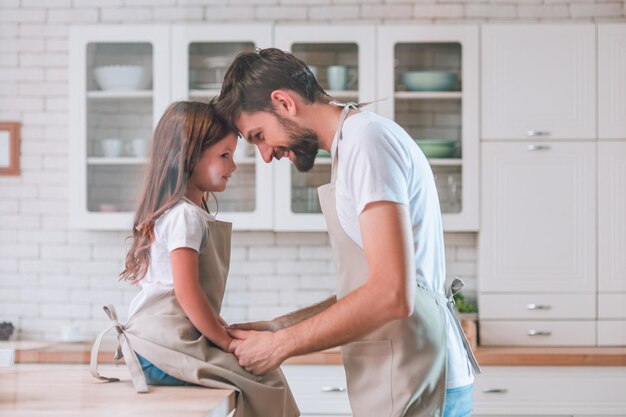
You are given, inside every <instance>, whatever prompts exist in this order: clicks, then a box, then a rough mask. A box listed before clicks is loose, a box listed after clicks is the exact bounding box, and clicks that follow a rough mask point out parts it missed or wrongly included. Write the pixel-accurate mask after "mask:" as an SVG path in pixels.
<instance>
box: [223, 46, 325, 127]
mask: <svg viewBox="0 0 626 417" xmlns="http://www.w3.org/2000/svg"><path fill="white" fill-rule="evenodd" d="M278 89H283V90H292V91H294V92H296V93H298V94H299V95H300V96H302V98H303V99H304V101H305V102H306V103H315V102H324V103H328V102H329V101H330V96H328V94H326V92H325V91H324V89H323V88H322V87H321V86H320V85H319V83H318V82H317V80H316V79H315V76H313V73H312V72H311V70H310V69H309V67H308V66H307V64H305V63H304V62H303V61H302V60H300V59H298V58H296V57H295V56H293V55H292V54H290V53H288V52H283V51H281V50H280V49H276V48H267V49H260V50H257V51H256V52H242V53H240V54H239V55H237V57H236V58H235V60H234V61H233V62H232V63H231V64H230V66H229V67H228V70H227V71H226V75H225V76H224V82H223V84H222V91H221V93H220V96H219V97H218V99H217V110H218V112H219V113H221V115H222V116H223V117H224V118H225V119H226V120H228V121H229V122H230V124H231V125H232V126H234V122H235V121H236V120H237V118H238V117H239V115H240V114H241V112H244V111H245V112H256V111H269V112H272V113H274V109H273V108H272V104H271V98H270V95H271V93H272V91H274V90H278Z"/></svg>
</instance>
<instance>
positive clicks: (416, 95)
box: [394, 91, 463, 100]
mask: <svg viewBox="0 0 626 417" xmlns="http://www.w3.org/2000/svg"><path fill="white" fill-rule="evenodd" d="M394 96H395V98H397V99H399V100H413V99H420V100H445V99H460V98H463V92H461V91H396V93H395V95H394Z"/></svg>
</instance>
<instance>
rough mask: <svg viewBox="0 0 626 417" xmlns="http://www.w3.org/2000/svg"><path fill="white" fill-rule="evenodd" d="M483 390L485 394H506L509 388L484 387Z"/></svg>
mask: <svg viewBox="0 0 626 417" xmlns="http://www.w3.org/2000/svg"><path fill="white" fill-rule="evenodd" d="M483 392H484V393H485V394H506V393H507V392H509V390H508V389H504V388H483Z"/></svg>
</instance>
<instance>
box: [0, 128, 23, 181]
mask: <svg viewBox="0 0 626 417" xmlns="http://www.w3.org/2000/svg"><path fill="white" fill-rule="evenodd" d="M20 125H21V123H20V122H0V175H19V174H20Z"/></svg>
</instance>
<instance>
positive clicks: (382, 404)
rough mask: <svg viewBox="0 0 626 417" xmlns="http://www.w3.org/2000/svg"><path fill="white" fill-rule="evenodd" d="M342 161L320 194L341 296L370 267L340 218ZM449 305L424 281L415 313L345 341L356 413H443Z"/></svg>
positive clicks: (420, 416) (363, 416) (421, 416)
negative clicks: (337, 185) (337, 191)
mask: <svg viewBox="0 0 626 417" xmlns="http://www.w3.org/2000/svg"><path fill="white" fill-rule="evenodd" d="M359 106H360V105H355V104H354V103H349V104H346V105H345V106H344V108H343V111H342V113H341V117H340V119H339V126H338V127H337V132H336V133H335V138H334V141H338V140H341V130H342V127H343V123H344V121H345V119H346V117H347V115H348V112H349V111H350V108H354V109H356V108H357V107H359ZM337 149H338V146H337ZM337 163H338V152H337V151H336V152H335V153H334V154H333V156H332V171H331V182H330V183H329V184H326V185H323V186H321V187H319V189H318V193H319V198H320V205H321V207H322V212H323V213H324V217H325V218H326V224H327V227H328V233H329V236H330V242H331V246H332V248H333V255H334V259H335V265H336V268H337V299H341V298H343V297H345V296H346V295H347V294H349V293H350V292H352V291H354V290H355V289H357V288H359V287H361V286H363V285H364V284H365V283H366V281H367V277H368V266H367V259H366V257H365V253H364V251H363V249H361V248H360V247H359V246H358V245H357V244H356V243H355V242H354V241H353V240H352V239H351V238H350V237H349V236H348V235H347V234H346V233H345V232H344V230H343V228H342V226H341V224H340V223H339V218H338V217H337V208H336V201H335V178H336V172H337ZM447 305H448V306H449V305H450V304H449V303H448V299H447V298H446V297H445V296H444V295H443V294H435V293H433V292H432V291H430V290H428V289H427V288H425V287H423V286H420V285H418V288H417V291H416V295H415V309H414V311H413V314H412V315H411V316H410V317H407V318H404V319H400V320H394V321H392V322H390V323H388V324H386V325H384V326H382V327H381V328H379V329H377V330H375V331H373V332H372V333H369V334H368V335H367V336H365V337H363V338H362V339H360V340H357V341H354V342H351V343H348V344H346V345H344V346H342V348H341V354H342V358H343V363H344V367H345V370H346V378H347V383H348V396H349V398H350V405H351V407H352V412H353V414H354V417H369V416H376V417H387V416H394V417H395V416H407V417H408V416H410V417H425V416H429V417H430V416H441V415H442V412H443V402H444V398H445V392H446V352H447V348H446V321H445V317H444V314H445V308H446V306H447ZM457 324H458V323H457ZM459 328H460V325H459ZM467 346H468V347H469V344H467ZM470 352H471V350H470ZM472 358H473V355H472Z"/></svg>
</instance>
